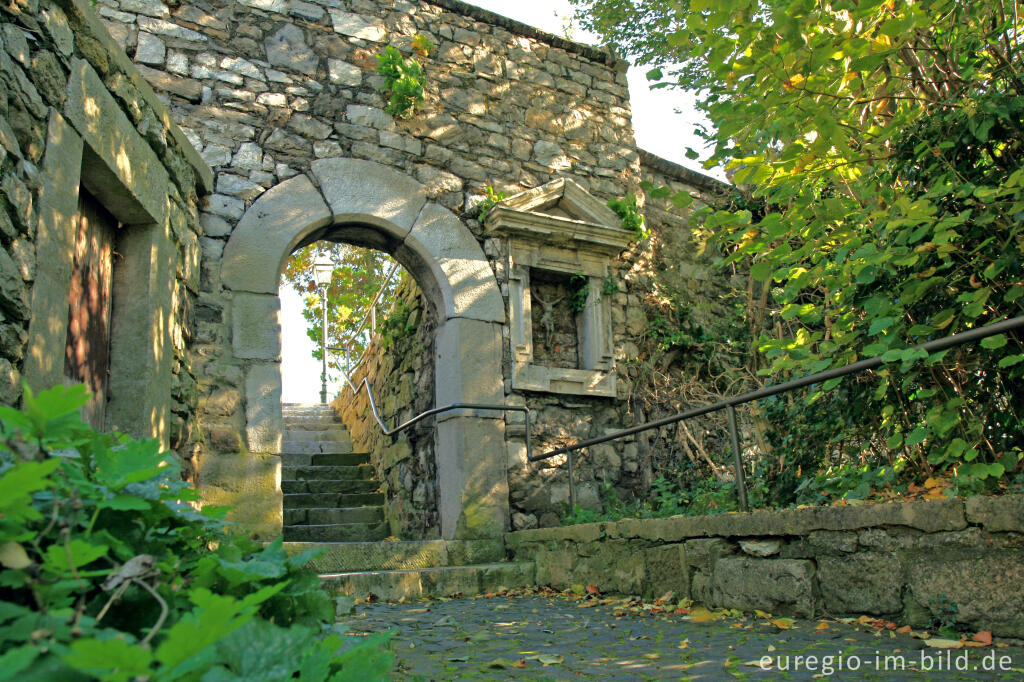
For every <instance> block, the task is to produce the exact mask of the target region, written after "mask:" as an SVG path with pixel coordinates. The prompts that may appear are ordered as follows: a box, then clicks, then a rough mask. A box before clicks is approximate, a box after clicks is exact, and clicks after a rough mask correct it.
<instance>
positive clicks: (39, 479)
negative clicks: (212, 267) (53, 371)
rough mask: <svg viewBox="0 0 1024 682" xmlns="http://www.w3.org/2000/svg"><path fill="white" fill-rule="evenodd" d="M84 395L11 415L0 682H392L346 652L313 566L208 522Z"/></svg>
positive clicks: (147, 449)
mask: <svg viewBox="0 0 1024 682" xmlns="http://www.w3.org/2000/svg"><path fill="white" fill-rule="evenodd" d="M85 401H86V392H85V388H84V387H83V386H76V387H73V388H70V389H68V388H64V387H56V388H53V389H50V390H48V391H44V392H43V393H40V394H39V395H38V396H33V395H32V393H31V392H30V391H28V390H27V389H26V393H25V410H24V411H17V410H13V409H11V408H7V407H0V568H2V570H0V650H2V651H3V652H4V653H3V654H2V657H0V679H17V680H26V681H31V680H40V681H44V680H56V679H60V680H88V679H103V680H114V681H117V680H134V679H148V680H154V681H157V680H159V681H167V682H170V681H171V680H200V679H201V680H204V681H206V682H212V681H219V680H242V679H245V680H280V679H289V678H292V677H294V676H296V675H301V679H303V680H311V681H312V680H316V681H321V682H323V681H327V680H341V679H353V677H352V675H353V674H355V673H359V674H365V675H367V676H368V679H371V678H372V679H380V678H381V677H383V676H385V675H386V674H387V673H388V671H389V670H390V667H391V654H390V653H389V652H387V651H386V650H385V648H384V645H385V644H386V636H385V637H382V638H377V639H375V640H373V641H368V640H362V639H360V640H359V644H358V645H357V646H356V647H354V648H350V647H348V643H347V642H346V641H345V640H344V639H343V638H342V637H341V636H340V635H341V634H342V632H343V628H341V629H340V630H339V626H335V625H325V624H324V622H325V621H327V622H331V621H333V620H334V616H335V606H334V603H333V602H332V601H331V599H330V598H329V597H328V596H327V595H326V594H325V593H324V592H323V590H322V589H320V585H319V579H318V577H317V575H316V574H315V573H314V572H313V571H311V570H309V569H307V568H304V565H305V563H306V562H307V561H308V560H309V559H310V558H311V556H312V555H313V554H314V553H309V552H308V553H304V554H301V555H298V556H293V557H289V556H288V555H287V554H285V552H284V551H283V550H282V544H281V540H280V539H278V540H276V541H275V542H272V543H270V544H269V545H267V546H265V547H264V546H262V545H261V544H260V543H257V542H253V541H251V540H248V539H247V538H246V537H244V536H243V535H241V534H239V533H237V532H234V531H233V529H232V528H231V527H230V526H229V525H228V524H226V523H225V522H224V521H222V520H220V517H221V516H222V515H223V513H224V511H226V510H225V509H216V508H206V509H204V510H203V511H201V512H200V511H197V510H196V509H195V507H193V506H192V505H193V503H195V502H197V501H198V496H197V493H196V491H195V490H194V489H193V488H192V487H191V486H189V485H188V484H187V483H185V482H184V481H182V480H181V469H180V467H179V466H178V465H177V463H176V462H175V461H174V455H173V453H163V452H160V449H159V445H158V443H157V442H156V441H152V440H150V441H135V440H131V439H129V438H127V437H124V436H111V435H107V434H101V433H97V432H95V431H93V430H92V429H90V428H89V427H88V426H87V425H85V424H83V423H82V422H81V420H80V419H79V418H78V408H79V407H81V406H82V405H84V404H85Z"/></svg>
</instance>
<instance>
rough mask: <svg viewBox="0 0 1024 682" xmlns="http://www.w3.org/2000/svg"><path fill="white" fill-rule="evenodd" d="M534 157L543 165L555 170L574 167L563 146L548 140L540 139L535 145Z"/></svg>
mask: <svg viewBox="0 0 1024 682" xmlns="http://www.w3.org/2000/svg"><path fill="white" fill-rule="evenodd" d="M533 158H534V160H535V161H536V162H537V163H539V164H540V165H542V166H547V167H548V168H550V169H551V170H553V171H564V170H569V169H570V168H572V161H570V160H569V157H567V156H566V155H565V152H563V151H562V148H561V147H559V146H558V145H557V144H555V143H554V142H550V141H548V140H538V141H537V142H536V143H535V144H534V145H533Z"/></svg>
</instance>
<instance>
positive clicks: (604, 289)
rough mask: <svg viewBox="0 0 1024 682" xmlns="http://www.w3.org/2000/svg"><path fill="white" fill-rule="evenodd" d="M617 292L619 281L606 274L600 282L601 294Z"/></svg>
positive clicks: (609, 294)
mask: <svg viewBox="0 0 1024 682" xmlns="http://www.w3.org/2000/svg"><path fill="white" fill-rule="evenodd" d="M617 293H619V283H618V281H617V280H616V279H615V277H613V276H612V275H608V276H607V277H605V278H604V282H602V283H601V295H603V296H611V295H612V294H617Z"/></svg>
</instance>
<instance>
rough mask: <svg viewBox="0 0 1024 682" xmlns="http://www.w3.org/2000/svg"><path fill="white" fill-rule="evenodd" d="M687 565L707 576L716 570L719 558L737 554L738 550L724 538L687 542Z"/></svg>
mask: <svg viewBox="0 0 1024 682" xmlns="http://www.w3.org/2000/svg"><path fill="white" fill-rule="evenodd" d="M685 547H686V554H685V556H686V563H687V565H689V566H693V567H694V568H696V569H697V570H699V571H703V572H704V573H706V574H707V575H711V574H712V573H713V572H714V569H715V562H716V561H718V558H719V557H723V556H728V555H730V554H733V553H735V551H736V549H735V547H733V545H731V544H729V543H728V542H727V541H725V540H723V539H722V538H702V539H699V540H689V541H687V542H686V545H685Z"/></svg>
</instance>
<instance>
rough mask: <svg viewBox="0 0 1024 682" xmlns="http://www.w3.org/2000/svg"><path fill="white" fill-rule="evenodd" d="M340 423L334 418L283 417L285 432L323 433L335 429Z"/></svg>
mask: <svg viewBox="0 0 1024 682" xmlns="http://www.w3.org/2000/svg"><path fill="white" fill-rule="evenodd" d="M339 426H340V423H339V422H338V420H337V419H335V418H334V417H285V418H284V428H285V430H286V431H323V430H329V429H336V428H338V427H339Z"/></svg>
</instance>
